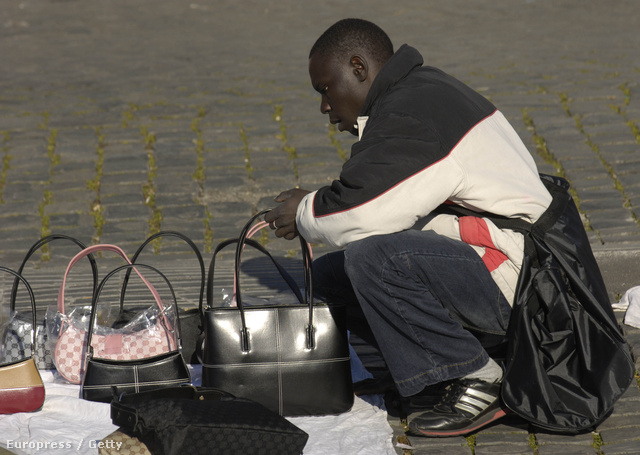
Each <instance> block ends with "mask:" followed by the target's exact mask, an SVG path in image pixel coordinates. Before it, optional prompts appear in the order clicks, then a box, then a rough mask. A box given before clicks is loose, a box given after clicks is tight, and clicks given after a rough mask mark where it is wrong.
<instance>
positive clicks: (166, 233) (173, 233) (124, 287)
mask: <svg viewBox="0 0 640 455" xmlns="http://www.w3.org/2000/svg"><path fill="white" fill-rule="evenodd" d="M163 236H173V237H178V238H179V239H182V240H184V242H185V243H186V244H187V245H189V246H190V247H191V249H192V250H193V252H194V253H195V255H196V258H197V259H198V264H199V265H200V297H199V301H198V308H199V310H200V315H201V317H202V314H203V308H202V301H203V300H204V285H205V267H204V260H203V259H202V254H200V250H199V249H198V247H197V246H196V244H195V243H193V241H192V240H191V239H190V238H189V237H187V236H186V235H184V234H181V233H180V232H177V231H161V232H158V233H156V234H153V235H152V236H150V237H149V238H148V239H147V240H145V241H144V243H143V244H142V245H140V246H139V247H138V250H137V251H136V252H135V253H134V255H133V256H132V257H131V263H132V264H135V262H136V260H137V259H138V256H140V254H141V253H142V250H144V248H145V247H146V246H147V245H148V244H150V243H151V242H153V241H154V240H155V239H157V238H159V237H163ZM131 272H132V269H129V270H127V273H126V274H125V276H124V279H123V282H122V292H121V294H120V312H122V310H123V305H124V296H125V292H126V290H127V284H128V283H129V277H130V276H131ZM176 304H177V302H176Z"/></svg>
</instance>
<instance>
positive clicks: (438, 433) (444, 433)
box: [413, 409, 507, 438]
mask: <svg viewBox="0 0 640 455" xmlns="http://www.w3.org/2000/svg"><path fill="white" fill-rule="evenodd" d="M506 415H507V412H506V411H505V410H504V409H498V410H497V411H496V412H495V413H493V414H487V415H486V416H484V417H485V418H483V419H482V420H481V421H480V422H475V425H474V426H473V427H471V428H469V427H467V428H461V429H459V430H420V429H416V430H413V431H414V432H416V431H417V432H418V433H420V434H421V435H423V436H430V437H434V438H444V437H448V436H462V435H465V434H468V433H471V432H473V431H476V430H478V429H480V428H482V427H484V426H486V425H489V424H490V423H491V422H495V421H496V420H498V419H501V418H502V417H504V416H506Z"/></svg>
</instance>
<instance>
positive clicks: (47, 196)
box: [38, 129, 60, 261]
mask: <svg viewBox="0 0 640 455" xmlns="http://www.w3.org/2000/svg"><path fill="white" fill-rule="evenodd" d="M57 137H58V130H56V129H51V130H50V131H49V138H48V139H47V157H48V158H49V180H47V181H46V182H45V183H44V186H45V189H44V193H43V196H42V200H41V201H40V204H38V215H40V222H41V226H40V236H41V237H46V236H47V235H50V234H51V224H50V219H49V215H47V214H46V207H47V206H48V205H50V204H51V202H52V201H53V192H52V191H50V190H49V189H48V187H49V185H51V182H52V180H53V170H54V168H55V167H56V166H57V165H58V164H60V155H58V154H57V153H56V138H57ZM41 251H42V260H43V261H48V260H49V258H50V250H49V248H48V246H47V245H44V246H43V247H42V250H41Z"/></svg>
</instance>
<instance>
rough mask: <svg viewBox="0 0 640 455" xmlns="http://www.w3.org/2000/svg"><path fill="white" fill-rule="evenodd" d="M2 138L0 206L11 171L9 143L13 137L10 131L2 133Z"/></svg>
mask: <svg viewBox="0 0 640 455" xmlns="http://www.w3.org/2000/svg"><path fill="white" fill-rule="evenodd" d="M0 136H1V137H2V146H0V151H1V152H2V155H3V156H2V169H1V170H0V204H2V203H3V202H4V199H3V198H2V195H3V192H4V186H5V184H6V182H7V172H9V169H10V163H11V155H9V146H8V145H7V143H8V142H9V141H10V140H11V135H10V134H9V132H8V131H0Z"/></svg>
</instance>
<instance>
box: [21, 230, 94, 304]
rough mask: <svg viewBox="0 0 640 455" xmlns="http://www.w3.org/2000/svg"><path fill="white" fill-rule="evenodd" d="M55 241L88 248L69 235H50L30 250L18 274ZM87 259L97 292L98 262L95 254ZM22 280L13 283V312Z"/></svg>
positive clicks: (82, 248)
mask: <svg viewBox="0 0 640 455" xmlns="http://www.w3.org/2000/svg"><path fill="white" fill-rule="evenodd" d="M53 240H69V241H71V242H73V243H75V244H76V245H78V246H79V247H80V249H81V250H84V249H85V248H87V247H86V246H85V244H84V243H82V242H81V241H80V240H78V239H76V238H73V237H70V236H68V235H65V234H51V235H48V236H46V237H42V238H41V239H40V240H38V241H37V242H36V243H34V244H33V245H32V246H31V248H30V249H29V251H28V252H27V254H26V255H25V257H24V259H23V260H22V264H20V268H18V270H17V272H18V274H20V275H22V272H23V271H24V268H25V266H26V265H27V261H28V260H29V258H31V256H33V255H34V254H35V252H36V251H38V250H39V249H40V248H42V247H43V246H44V245H46V244H47V243H49V242H51V241H53ZM87 259H89V262H90V263H91V272H92V274H93V290H94V292H95V289H96V286H98V266H97V264H96V260H95V258H94V257H93V254H89V255H87ZM19 281H20V279H19V278H16V279H15V280H14V282H13V289H12V290H11V300H10V305H11V307H10V309H11V311H12V312H13V311H14V310H15V305H16V301H15V299H16V294H17V292H18V283H19Z"/></svg>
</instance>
